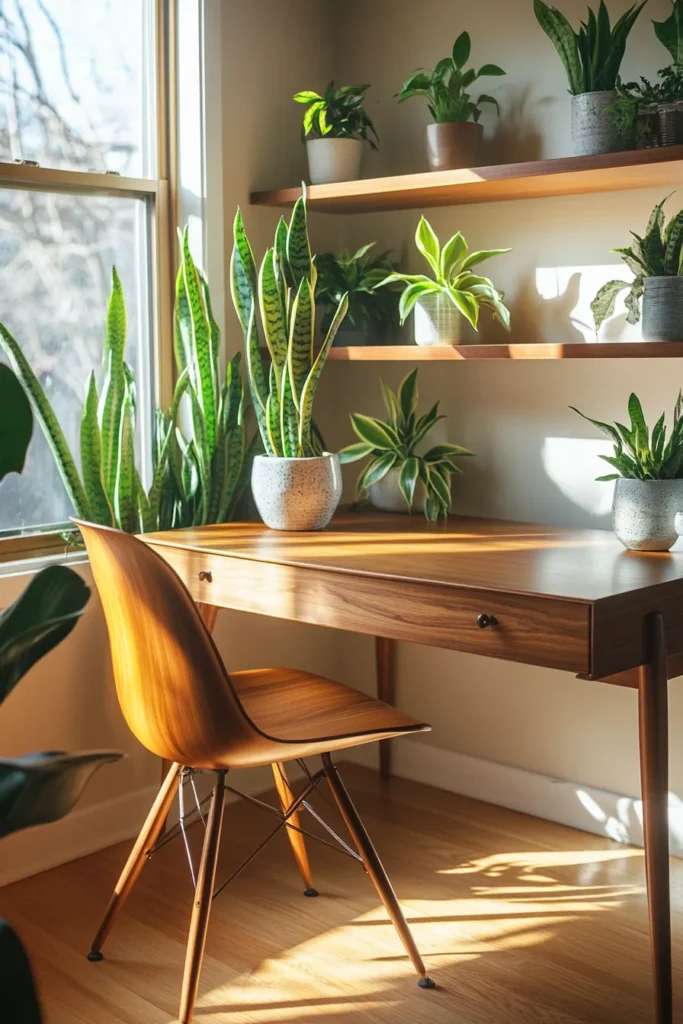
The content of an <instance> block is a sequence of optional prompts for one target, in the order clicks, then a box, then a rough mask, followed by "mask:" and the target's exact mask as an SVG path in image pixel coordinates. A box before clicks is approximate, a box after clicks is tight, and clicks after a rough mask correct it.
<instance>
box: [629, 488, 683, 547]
mask: <svg viewBox="0 0 683 1024" xmlns="http://www.w3.org/2000/svg"><path fill="white" fill-rule="evenodd" d="M679 512H683V480H625V479H623V478H620V479H619V480H617V483H616V487H615V488H614V505H613V506H612V526H613V527H614V532H615V534H616V536H617V537H618V539H619V540H620V541H621V543H622V544H623V545H624V547H625V548H631V549H632V550H633V551H668V550H669V548H671V547H672V546H673V545H674V544H675V542H676V540H677V539H678V529H677V520H676V517H677V513H679ZM681 525H682V517H679V519H678V527H679V528H680V526H681Z"/></svg>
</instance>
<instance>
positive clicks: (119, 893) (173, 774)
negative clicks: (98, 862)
mask: <svg viewBox="0 0 683 1024" xmlns="http://www.w3.org/2000/svg"><path fill="white" fill-rule="evenodd" d="M180 768H181V766H180V765H179V764H173V765H171V767H170V769H169V771H168V772H167V773H166V778H165V779H164V781H163V783H162V785H161V789H160V790H159V792H158V794H157V798H156V800H155V801H154V803H153V804H152V809H151V810H150V812H149V814H148V815H147V820H146V822H145V824H144V825H143V826H142V830H141V831H140V835H139V836H138V838H137V840H136V842H135V846H134V847H133V849H132V850H131V853H130V856H129V858H128V860H127V861H126V866H125V867H124V869H123V871H122V872H121V877H120V878H119V880H118V882H117V883H116V887H115V889H114V892H113V895H112V897H111V899H110V901H109V906H108V907H107V912H106V914H105V915H104V920H103V921H102V924H101V925H100V928H99V931H98V932H97V935H96V936H95V938H94V939H93V944H92V947H91V950H90V952H89V953H88V960H92V961H94V962H97V961H99V960H101V959H102V952H101V950H102V946H103V944H104V940H105V939H106V937H107V935H108V934H109V932H110V931H111V928H112V926H113V924H114V921H115V920H116V918H117V916H118V914H119V911H120V910H121V908H122V907H123V904H124V903H125V902H126V900H127V899H128V897H129V895H130V893H131V891H132V889H133V886H134V885H135V883H136V882H137V880H138V877H139V875H140V872H141V871H142V869H143V867H144V866H145V864H146V862H147V855H148V854H149V851H150V850H151V849H152V847H153V846H154V844H155V843H156V841H157V839H158V838H159V836H160V835H161V832H162V830H163V828H164V824H165V822H166V818H167V817H168V813H169V811H170V809H171V804H172V803H173V800H174V798H175V795H176V792H177V790H178V780H179V778H180Z"/></svg>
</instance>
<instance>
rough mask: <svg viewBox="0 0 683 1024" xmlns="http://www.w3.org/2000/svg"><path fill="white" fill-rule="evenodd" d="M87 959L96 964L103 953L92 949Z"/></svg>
mask: <svg viewBox="0 0 683 1024" xmlns="http://www.w3.org/2000/svg"><path fill="white" fill-rule="evenodd" d="M88 960H89V961H90V963H91V964H98V963H99V962H100V960H104V953H96V952H94V951H93V952H92V953H88Z"/></svg>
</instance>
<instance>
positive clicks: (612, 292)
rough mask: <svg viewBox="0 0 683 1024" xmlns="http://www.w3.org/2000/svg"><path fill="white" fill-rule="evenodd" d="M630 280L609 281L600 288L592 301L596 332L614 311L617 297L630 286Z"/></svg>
mask: <svg viewBox="0 0 683 1024" xmlns="http://www.w3.org/2000/svg"><path fill="white" fill-rule="evenodd" d="M630 287H631V285H630V284H629V282H628V281H608V282H607V284H603V286H602V287H601V288H599V289H598V291H597V294H596V296H595V298H594V299H593V301H592V302H591V312H592V314H593V323H594V324H595V330H596V333H597V332H598V331H599V330H600V328H601V327H602V325H603V324H604V322H605V320H607V319H609V317H611V316H612V314H613V313H614V307H615V306H616V303H617V298H618V297H619V295H620V294H621V292H623V290H624V289H625V288H630Z"/></svg>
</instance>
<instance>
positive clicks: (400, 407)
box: [339, 370, 473, 522]
mask: <svg viewBox="0 0 683 1024" xmlns="http://www.w3.org/2000/svg"><path fill="white" fill-rule="evenodd" d="M382 395H383V397H384V404H385V406H386V409H387V413H388V419H387V420H386V421H384V422H383V421H382V420H378V419H374V418H373V417H372V416H363V415H362V414H361V413H352V414H351V426H352V427H353V430H354V432H355V434H356V436H357V437H358V438H359V441H358V442H357V443H356V444H351V445H349V446H348V447H347V448H342V450H341V451H340V453H339V458H340V459H341V462H342V463H349V462H358V460H359V459H365V458H369V459H370V461H369V462H368V464H367V466H366V467H365V469H364V470H363V471H362V472H361V474H360V476H359V477H358V485H357V496H358V497H359V498H360V497H362V496H363V495H364V494H365V493H366V492H367V494H368V495H369V498H370V501H371V502H372V504H373V505H374V506H375V508H379V509H382V511H383V512H411V511H412V510H413V507H414V504H415V499H416V492H417V488H418V485H420V486H421V488H422V491H423V508H424V513H425V515H426V517H427V519H429V520H430V521H431V522H435V521H436V520H437V519H438V518H439V517H440V516H447V515H448V512H449V509H450V507H451V477H452V475H453V474H454V473H460V472H461V470H460V469H459V467H458V466H457V465H456V464H455V462H454V461H453V460H454V459H457V458H460V457H461V456H463V455H472V454H473V453H472V452H471V451H469V449H467V448H462V447H461V446H460V445H458V444H437V445H434V447H433V448H430V449H429V451H427V452H425V453H424V454H423V455H418V454H417V449H418V448H419V447H420V445H421V444H422V442H423V441H424V440H425V438H426V437H427V434H428V433H429V431H430V430H431V429H432V427H433V426H434V424H435V423H437V422H438V421H439V420H441V419H444V417H443V416H439V403H438V402H436V404H435V405H433V406H432V408H431V409H430V410H429V412H426V413H425V414H424V415H423V416H420V417H419V419H418V418H417V403H418V392H417V370H413V371H412V372H411V373H409V374H408V376H407V377H405V379H404V380H403V381H402V382H401V384H400V385H399V388H398V390H397V391H396V392H395V393H394V392H393V391H392V390H391V389H390V388H388V387H387V386H386V385H385V384H384V382H382Z"/></svg>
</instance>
